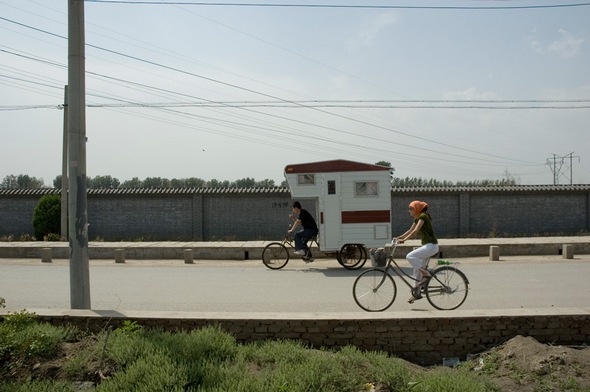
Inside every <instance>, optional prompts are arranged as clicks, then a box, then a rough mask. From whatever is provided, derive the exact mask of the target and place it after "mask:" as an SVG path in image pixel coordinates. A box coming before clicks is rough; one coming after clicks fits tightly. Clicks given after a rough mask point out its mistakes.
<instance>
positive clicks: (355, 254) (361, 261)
mask: <svg viewBox="0 0 590 392" xmlns="http://www.w3.org/2000/svg"><path fill="white" fill-rule="evenodd" d="M338 262H339V263H340V265H342V266H343V267H344V268H346V269H349V270H356V269H359V268H361V267H362V266H363V265H365V263H366V262H367V250H366V249H365V247H364V246H363V244H344V245H343V246H342V248H341V249H340V252H338Z"/></svg>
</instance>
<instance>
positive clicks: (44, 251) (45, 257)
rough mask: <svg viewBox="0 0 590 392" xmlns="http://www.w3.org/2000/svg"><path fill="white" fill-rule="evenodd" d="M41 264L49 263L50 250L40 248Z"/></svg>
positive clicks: (50, 260) (50, 259)
mask: <svg viewBox="0 0 590 392" xmlns="http://www.w3.org/2000/svg"><path fill="white" fill-rule="evenodd" d="M41 262H42V263H51V262H52V258H51V248H41Z"/></svg>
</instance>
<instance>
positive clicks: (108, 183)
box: [0, 174, 518, 189]
mask: <svg viewBox="0 0 590 392" xmlns="http://www.w3.org/2000/svg"><path fill="white" fill-rule="evenodd" d="M279 185H280V186H287V183H286V181H283V182H282V183H281V184H279ZM507 185H518V181H517V180H516V179H515V178H514V177H510V176H508V177H505V178H502V179H499V180H474V181H457V182H453V181H441V180H436V179H432V178H431V179H425V178H420V177H406V178H400V177H393V176H392V178H391V186H392V187H399V188H410V187H418V188H422V187H450V186H465V187H491V186H507ZM274 186H277V184H276V183H275V181H274V180H270V179H266V180H262V181H257V180H255V179H254V178H249V177H247V178H242V179H239V180H235V181H229V180H225V181H220V180H215V179H213V180H209V181H206V180H203V179H202V178H195V177H192V178H180V179H179V178H173V179H168V178H161V177H147V178H145V179H143V180H140V179H139V178H138V177H133V178H132V179H131V180H127V181H123V182H121V181H120V180H119V179H117V178H115V177H112V176H96V177H88V178H87V179H86V187H87V188H88V189H98V188H102V189H104V188H109V189H116V188H201V187H207V188H256V187H274ZM53 187H54V188H56V189H61V175H60V176H57V177H56V178H55V179H54V180H53ZM2 188H4V189H38V188H45V185H44V183H43V179H39V178H35V177H30V176H28V175H23V174H20V175H18V176H15V175H9V176H6V177H5V178H4V179H3V180H2V182H1V183H0V189H2Z"/></svg>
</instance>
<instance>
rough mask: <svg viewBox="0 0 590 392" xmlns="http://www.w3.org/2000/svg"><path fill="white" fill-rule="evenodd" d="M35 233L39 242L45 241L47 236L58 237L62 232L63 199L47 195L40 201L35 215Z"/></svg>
mask: <svg viewBox="0 0 590 392" xmlns="http://www.w3.org/2000/svg"><path fill="white" fill-rule="evenodd" d="M33 231H34V233H35V237H36V238H37V240H38V241H41V240H43V239H44V238H45V236H48V235H50V234H54V235H56V234H57V233H59V232H60V231H61V198H60V197H59V195H45V196H43V197H41V199H39V203H37V206H36V207H35V212H34V214H33ZM57 235H58V234H57ZM58 238H59V237H58Z"/></svg>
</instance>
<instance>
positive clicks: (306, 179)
mask: <svg viewBox="0 0 590 392" xmlns="http://www.w3.org/2000/svg"><path fill="white" fill-rule="evenodd" d="M313 184H315V174H298V175H297V185H313Z"/></svg>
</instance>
